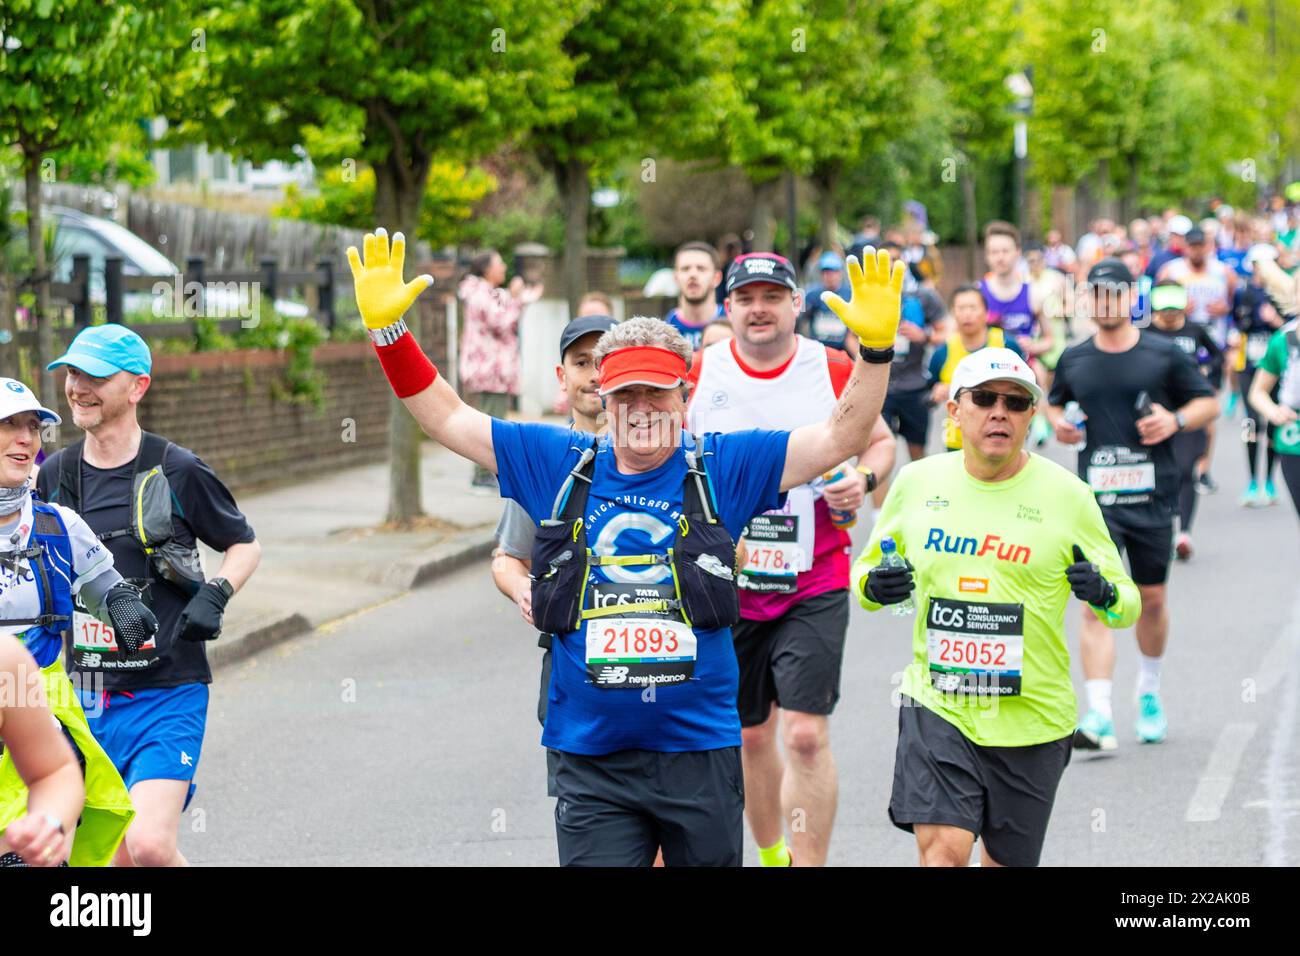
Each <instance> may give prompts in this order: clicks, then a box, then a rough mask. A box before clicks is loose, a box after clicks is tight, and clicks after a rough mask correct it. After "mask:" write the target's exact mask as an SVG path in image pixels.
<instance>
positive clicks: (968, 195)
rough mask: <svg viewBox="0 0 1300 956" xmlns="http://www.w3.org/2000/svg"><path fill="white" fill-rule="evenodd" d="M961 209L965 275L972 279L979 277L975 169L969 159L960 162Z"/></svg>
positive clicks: (969, 279)
mask: <svg viewBox="0 0 1300 956" xmlns="http://www.w3.org/2000/svg"><path fill="white" fill-rule="evenodd" d="M961 209H962V225H963V226H964V228H965V234H966V276H967V281H974V280H975V279H976V278H978V277H979V251H980V239H979V213H978V212H977V211H976V209H975V171H974V170H973V169H971V163H970V160H969V159H965V160H963V161H962V163H961Z"/></svg>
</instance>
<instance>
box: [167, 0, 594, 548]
mask: <svg viewBox="0 0 1300 956" xmlns="http://www.w3.org/2000/svg"><path fill="white" fill-rule="evenodd" d="M570 19H571V15H570V3H569V2H568V0H558V2H555V3H550V4H548V5H546V7H545V8H543V7H541V6H540V5H537V4H533V3H530V2H528V0H484V2H479V3H447V4H420V3H414V4H393V3H379V2H366V3H355V2H347V0H232V2H228V3H224V4H221V5H219V6H217V5H214V6H212V7H210V8H208V9H206V10H204V11H203V13H202V14H201V16H200V17H199V18H198V19H197V21H196V23H197V25H198V27H199V28H200V29H201V30H202V31H203V35H204V37H205V43H204V49H203V50H202V51H199V52H197V53H196V54H195V55H194V56H193V57H191V58H190V59H189V61H188V64H187V69H186V72H185V74H184V76H183V77H182V83H180V84H179V85H178V88H177V94H178V95H177V96H176V97H175V98H174V99H173V101H172V102H170V103H169V104H168V107H167V115H168V119H169V120H171V121H172V122H173V123H174V124H175V126H176V129H177V136H178V137H180V138H189V139H195V140H205V141H207V142H208V143H209V144H210V145H213V146H217V147H219V148H221V149H223V150H225V151H227V152H229V153H231V154H232V155H235V156H240V157H243V158H247V159H252V160H254V161H261V160H268V159H274V158H290V157H292V156H293V155H294V154H293V149H294V147H295V146H299V145H300V144H301V145H302V146H305V147H306V149H307V150H308V152H309V154H310V155H311V156H312V158H313V160H314V161H315V162H316V163H317V165H318V167H319V166H322V165H324V164H327V163H329V162H339V163H341V164H344V168H347V169H349V170H352V171H356V170H359V169H360V167H361V166H363V165H365V166H369V167H370V168H371V169H373V170H374V176H375V187H374V210H373V222H374V223H375V224H381V225H383V226H385V227H386V228H387V229H388V230H389V232H390V233H392V232H396V231H398V230H401V231H402V232H405V233H406V234H408V235H412V236H413V235H415V234H416V233H417V231H418V229H419V222H420V208H421V203H422V202H423V199H424V195H425V190H426V184H427V180H428V177H429V172H430V169H431V168H432V166H433V163H434V161H435V159H439V158H445V159H455V160H462V161H465V160H469V159H472V158H474V157H476V156H480V155H483V154H485V153H487V152H489V151H491V150H492V149H493V148H494V147H495V146H496V145H497V144H498V143H499V142H501V141H502V140H503V139H505V138H507V137H508V136H511V135H518V134H519V132H520V131H521V130H524V129H526V128H527V127H528V125H529V124H530V123H532V122H533V121H534V120H536V119H539V118H540V119H544V118H545V117H544V116H539V115H538V107H537V103H538V102H539V101H543V100H545V99H546V98H547V97H549V96H551V95H552V93H553V90H554V89H556V88H558V87H562V86H563V85H565V84H566V83H568V82H569V80H570V78H571V77H570V74H569V73H568V61H567V59H566V58H565V57H562V56H560V55H558V44H559V39H560V37H561V36H562V35H563V33H564V31H565V29H566V28H567V26H568V23H569V22H570ZM389 422H390V424H389V448H390V469H391V471H390V478H391V480H390V486H389V506H388V520H389V521H392V522H395V523H398V524H399V525H400V524H406V523H409V522H410V521H411V520H412V519H414V518H415V517H416V516H418V515H419V514H420V512H421V505H420V484H419V476H420V472H419V463H420V459H419V429H418V427H417V426H416V424H415V422H414V419H413V418H412V417H411V416H410V415H409V414H408V413H407V412H406V410H405V408H404V407H403V406H402V405H401V403H400V402H398V401H396V400H394V401H393V405H392V413H391V415H390V419H389Z"/></svg>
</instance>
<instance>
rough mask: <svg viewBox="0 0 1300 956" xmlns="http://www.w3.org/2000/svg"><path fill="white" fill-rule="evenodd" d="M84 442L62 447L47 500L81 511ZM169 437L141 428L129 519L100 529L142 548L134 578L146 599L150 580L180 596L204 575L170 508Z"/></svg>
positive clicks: (175, 504)
mask: <svg viewBox="0 0 1300 956" xmlns="http://www.w3.org/2000/svg"><path fill="white" fill-rule="evenodd" d="M84 444H85V442H84V441H79V442H75V443H74V444H72V445H69V446H68V447H67V448H66V449H64V452H63V457H62V458H61V459H60V461H59V486H58V490H57V491H56V492H55V495H53V496H51V500H56V497H57V500H58V502H59V503H60V504H62V505H65V506H66V507H69V508H71V509H73V510H74V511H78V512H79V511H81V455H82V450H83V446H84ZM171 448H172V442H170V441H168V440H167V439H166V438H163V437H162V436H161V435H155V434H153V433H151V432H143V433H142V434H141V437H140V450H139V452H138V453H137V454H136V457H135V463H134V466H133V472H132V480H131V525H130V527H128V528H119V529H117V530H115V531H106V532H104V533H103V534H101V535H99V540H100V541H103V542H105V543H107V542H109V541H111V540H112V539H114V538H121V537H130V538H131V539H132V540H133V541H135V542H136V544H138V545H139V546H140V547H141V548H142V549H144V553H145V566H146V569H147V570H146V572H145V578H144V579H143V580H139V579H134V580H132V581H131V583H132V584H135V585H136V586H138V587H140V589H141V590H142V592H143V598H144V601H145V603H146V604H149V603H151V601H150V591H149V585H151V584H152V583H153V581H154V580H161V581H164V582H166V583H167V584H169V585H171V586H172V587H173V588H175V589H176V590H177V591H179V592H180V594H181V595H182V596H183V597H185V598H191V597H193V596H194V595H195V594H196V593H198V590H199V588H201V587H202V586H203V582H204V580H205V578H204V576H203V562H202V559H201V557H200V555H199V550H198V547H197V546H192V547H186V546H185V545H183V544H182V543H181V542H180V541H179V540H177V538H176V528H175V526H174V525H173V523H172V516H173V514H180V515H182V516H184V510H183V509H182V508H181V505H180V502H179V501H177V500H176V495H175V493H174V492H173V491H172V489H171V485H170V483H169V482H168V481H167V475H166V472H165V469H166V464H167V453H168V452H169V451H170V450H171Z"/></svg>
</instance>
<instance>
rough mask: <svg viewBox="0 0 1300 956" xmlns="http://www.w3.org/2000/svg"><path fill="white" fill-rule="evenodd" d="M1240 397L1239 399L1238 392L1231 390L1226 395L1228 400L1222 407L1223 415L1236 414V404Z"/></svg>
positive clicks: (1232, 415)
mask: <svg viewBox="0 0 1300 956" xmlns="http://www.w3.org/2000/svg"><path fill="white" fill-rule="evenodd" d="M1240 399H1241V395H1240V394H1239V393H1238V392H1232V393H1231V394H1230V395H1228V402H1227V404H1226V405H1225V406H1224V407H1223V414H1224V416H1226V417H1227V418H1232V417H1234V416H1235V415H1236V414H1237V405H1238V403H1239V401H1240Z"/></svg>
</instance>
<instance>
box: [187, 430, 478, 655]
mask: <svg viewBox="0 0 1300 956" xmlns="http://www.w3.org/2000/svg"><path fill="white" fill-rule="evenodd" d="M470 470H471V466H470V465H469V463H467V462H465V461H464V460H463V459H461V458H458V457H457V456H456V455H454V454H452V453H451V452H449V451H447V450H446V449H444V448H441V447H439V446H437V445H435V444H433V443H432V442H428V443H426V444H425V446H424V448H423V455H422V463H421V491H422V496H423V498H422V500H423V504H424V510H425V512H426V513H427V514H428V515H429V516H430V518H431V519H432V520H431V521H429V522H427V523H426V524H427V526H425V527H422V528H420V529H418V530H414V531H404V532H392V531H382V530H376V529H377V528H378V526H379V525H381V524H382V522H383V521H384V514H385V510H386V509H387V505H388V462H387V460H381V461H378V462H376V463H375V464H373V465H366V466H364V467H360V468H348V469H344V470H342V471H339V472H337V473H335V474H333V475H330V476H328V477H325V478H317V479H313V480H310V481H303V482H297V483H294V484H289V485H285V486H283V487H281V488H277V489H275V490H271V491H265V492H261V493H255V494H249V495H241V496H239V506H240V508H241V509H242V510H243V512H244V514H245V515H246V516H247V517H248V520H249V523H250V524H251V525H252V526H253V530H254V531H255V532H256V533H257V538H258V541H259V542H261V545H262V563H261V565H260V566H259V567H258V569H257V572H256V573H255V574H254V575H253V577H252V578H251V579H250V580H249V582H248V584H246V585H245V586H244V588H243V589H242V590H241V591H240V592H239V594H237V595H236V596H235V597H234V598H233V599H232V600H231V602H230V605H229V607H228V608H227V610H226V617H225V628H224V631H223V633H222V635H221V637H220V638H218V639H217V640H216V641H215V642H213V643H212V644H211V645H209V647H208V656H209V658H210V660H211V661H212V664H213V666H214V667H220V666H223V665H226V664H229V663H231V662H233V661H236V660H239V659H240V658H243V657H247V656H248V655H249V654H251V653H255V652H256V651H258V650H261V649H264V648H266V647H268V646H269V645H271V644H274V643H277V642H278V641H281V640H284V639H286V638H289V637H292V636H294V635H296V634H302V633H306V632H307V631H310V630H311V629H313V628H315V627H319V626H320V625H322V624H324V623H326V622H328V621H332V620H335V619H337V618H341V617H344V616H345V615H348V614H352V613H355V612H357V611H360V610H363V609H365V608H369V607H373V606H375V605H377V604H381V603H383V602H384V601H388V600H391V599H392V598H394V597H397V596H398V595H400V594H403V593H404V592H406V591H408V590H410V589H411V588H412V587H415V586H417V585H419V584H422V583H425V582H427V581H428V580H430V579H431V578H432V577H434V576H436V575H437V574H439V573H441V572H444V571H447V570H450V569H453V568H455V567H458V566H459V565H460V564H463V563H465V562H467V561H475V560H480V559H486V557H487V556H488V555H489V554H490V553H491V550H492V547H493V544H494V541H495V539H494V537H493V534H492V532H493V530H494V529H495V528H496V522H497V519H498V517H499V516H500V514H501V500H500V499H499V498H497V497H495V496H488V495H476V494H472V493H471V492H470V488H469V479H470ZM204 551H205V554H204V566H205V568H206V569H207V573H208V576H209V577H211V576H213V575H215V574H216V572H217V569H218V568H219V567H220V562H221V556H220V555H219V554H216V553H214V552H212V551H209V550H207V549H206V548H205V549H204Z"/></svg>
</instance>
